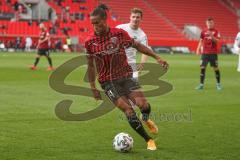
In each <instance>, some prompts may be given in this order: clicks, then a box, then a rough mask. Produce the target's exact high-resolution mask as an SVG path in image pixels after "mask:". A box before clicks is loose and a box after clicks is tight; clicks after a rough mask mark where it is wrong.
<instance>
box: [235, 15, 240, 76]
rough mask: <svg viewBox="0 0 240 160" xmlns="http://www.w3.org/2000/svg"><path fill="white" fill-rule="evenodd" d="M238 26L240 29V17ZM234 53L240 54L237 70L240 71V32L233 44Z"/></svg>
mask: <svg viewBox="0 0 240 160" xmlns="http://www.w3.org/2000/svg"><path fill="white" fill-rule="evenodd" d="M238 28H239V29H240V19H239V20H238ZM233 53H235V54H238V68H237V71H238V72H240V32H238V34H237V36H236V38H235V42H234V45H233Z"/></svg>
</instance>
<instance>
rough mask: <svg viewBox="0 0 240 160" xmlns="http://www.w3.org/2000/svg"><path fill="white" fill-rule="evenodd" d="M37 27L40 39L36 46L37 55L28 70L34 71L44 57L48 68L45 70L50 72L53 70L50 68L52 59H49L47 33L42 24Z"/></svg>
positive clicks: (48, 38)
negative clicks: (39, 31)
mask: <svg viewBox="0 0 240 160" xmlns="http://www.w3.org/2000/svg"><path fill="white" fill-rule="evenodd" d="M39 27H40V30H41V33H40V37H39V40H38V44H37V49H38V53H37V56H36V59H35V62H34V64H33V65H32V66H31V67H30V69H32V70H36V69H37V64H38V62H39V60H40V58H41V57H42V56H45V57H46V58H47V60H48V63H49V67H48V68H47V70H48V71H51V70H53V66H52V59H51V57H50V52H49V42H50V37H49V33H48V32H47V28H46V27H45V26H44V24H43V23H41V24H40V25H39Z"/></svg>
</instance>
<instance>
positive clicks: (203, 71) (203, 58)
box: [196, 55, 208, 90]
mask: <svg viewBox="0 0 240 160" xmlns="http://www.w3.org/2000/svg"><path fill="white" fill-rule="evenodd" d="M207 64H208V57H207V55H202V56H201V61H200V84H199V85H198V86H197V87H196V89H197V90H202V89H203V88H204V81H205V75H206V68H207Z"/></svg>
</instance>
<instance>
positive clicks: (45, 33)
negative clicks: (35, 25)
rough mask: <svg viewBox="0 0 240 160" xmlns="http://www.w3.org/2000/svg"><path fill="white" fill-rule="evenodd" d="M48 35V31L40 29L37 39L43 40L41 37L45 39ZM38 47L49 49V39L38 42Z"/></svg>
mask: <svg viewBox="0 0 240 160" xmlns="http://www.w3.org/2000/svg"><path fill="white" fill-rule="evenodd" d="M48 36H49V33H48V32H47V31H41V33H40V36H39V39H40V40H43V39H45V38H46V37H48ZM38 48H39V49H49V41H45V42H43V43H41V44H39V47H38Z"/></svg>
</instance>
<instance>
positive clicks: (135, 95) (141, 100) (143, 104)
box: [128, 89, 158, 134]
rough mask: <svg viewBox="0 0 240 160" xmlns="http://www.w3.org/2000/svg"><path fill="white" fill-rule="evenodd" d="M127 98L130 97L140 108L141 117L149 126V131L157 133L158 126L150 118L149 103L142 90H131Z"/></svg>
mask: <svg viewBox="0 0 240 160" xmlns="http://www.w3.org/2000/svg"><path fill="white" fill-rule="evenodd" d="M128 98H129V99H131V100H132V101H133V102H134V103H135V104H136V105H137V106H138V107H139V109H140V111H141V113H142V115H141V119H142V121H143V122H144V123H145V124H146V126H147V127H148V128H149V131H150V132H151V133H153V134H157V133H158V127H157V125H155V123H154V122H153V121H152V120H151V119H150V113H151V105H150V104H149V103H148V102H147V99H146V98H145V96H144V94H143V92H142V91H141V90H140V89H137V90H134V91H132V92H131V93H130V94H129V95H128Z"/></svg>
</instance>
